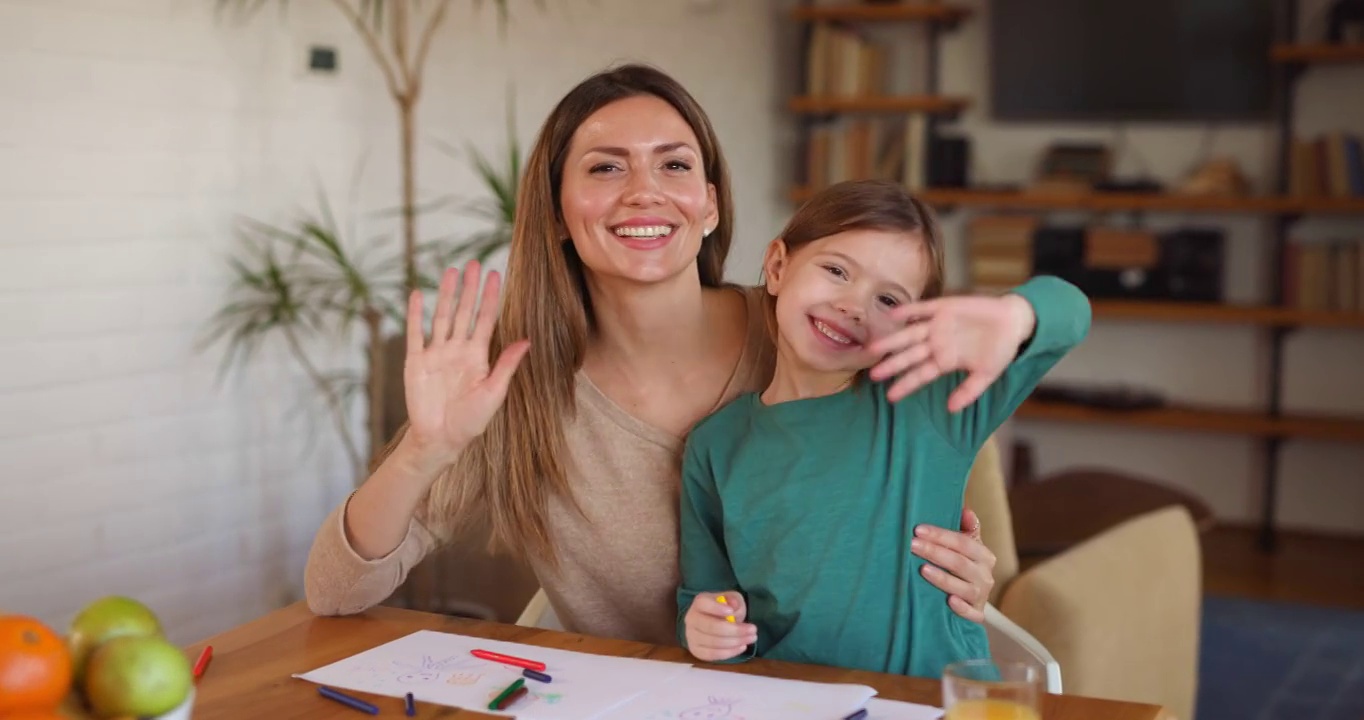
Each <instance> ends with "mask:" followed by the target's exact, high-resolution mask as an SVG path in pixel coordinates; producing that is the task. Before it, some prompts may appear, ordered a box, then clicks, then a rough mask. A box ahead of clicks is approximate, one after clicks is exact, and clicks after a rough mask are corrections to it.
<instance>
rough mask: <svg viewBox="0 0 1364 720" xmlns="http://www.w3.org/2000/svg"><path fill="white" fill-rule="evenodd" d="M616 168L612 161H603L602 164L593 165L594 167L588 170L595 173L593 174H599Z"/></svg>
mask: <svg viewBox="0 0 1364 720" xmlns="http://www.w3.org/2000/svg"><path fill="white" fill-rule="evenodd" d="M616 169H617V168H616V166H615V165H612V164H611V163H602V164H600V165H593V166H592V169H591V170H588V172H590V173H593V174H597V173H604V172H607V171H608V170H616Z"/></svg>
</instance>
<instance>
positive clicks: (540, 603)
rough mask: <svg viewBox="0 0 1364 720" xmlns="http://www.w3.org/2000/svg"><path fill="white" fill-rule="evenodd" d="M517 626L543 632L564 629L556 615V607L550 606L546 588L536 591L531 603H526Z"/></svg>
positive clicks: (517, 620)
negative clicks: (537, 629) (538, 629)
mask: <svg viewBox="0 0 1364 720" xmlns="http://www.w3.org/2000/svg"><path fill="white" fill-rule="evenodd" d="M516 624H517V625H520V626H521V627H533V628H540V629H542V630H563V629H564V626H563V623H561V622H559V616H558V615H556V614H554V606H553V605H550V604H549V596H548V595H546V594H545V589H544V588H540V589H539V590H536V591H535V595H533V596H532V597H531V599H530V602H528V603H526V609H525V610H522V611H521V616H520V617H518V618H517V619H516Z"/></svg>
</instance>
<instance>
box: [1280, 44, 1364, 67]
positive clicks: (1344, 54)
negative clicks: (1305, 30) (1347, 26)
mask: <svg viewBox="0 0 1364 720" xmlns="http://www.w3.org/2000/svg"><path fill="white" fill-rule="evenodd" d="M1269 57H1270V59H1271V60H1273V61H1274V62H1276V63H1280V64H1285V65H1293V64H1296V65H1332V64H1334V65H1343V64H1348V63H1364V43H1350V44H1346V45H1328V44H1326V43H1318V44H1314V45H1299V44H1295V43H1280V44H1277V45H1275V46H1274V47H1273V48H1272V49H1271V50H1270V53H1269Z"/></svg>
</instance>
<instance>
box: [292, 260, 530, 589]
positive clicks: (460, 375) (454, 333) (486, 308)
mask: <svg viewBox="0 0 1364 720" xmlns="http://www.w3.org/2000/svg"><path fill="white" fill-rule="evenodd" d="M457 275H458V273H457V272H456V271H455V270H454V269H449V270H446V271H445V274H444V275H443V276H442V277H441V282H440V288H439V290H438V291H437V297H436V312H435V316H434V317H433V318H432V321H431V335H430V339H429V340H428V339H427V337H426V333H425V332H423V329H422V326H423V317H424V316H423V314H422V296H421V293H420V292H416V291H414V292H413V293H412V294H411V296H410V297H409V299H408V307H407V356H406V358H405V361H404V366H403V385H404V389H405V392H406V402H407V414H408V423H407V425H406V426H405V428H404V430H403V431H402V433H401V435H400V439H399V440H398V441H397V443H396V444H395V445H393V446H392V447H393V451H392V452H391V453H389V454H388V456H387V457H384V458H383V460H382V462H381V463H380V465H379V466H378V467H377V468H376V469H375V470H374V473H373V474H372V475H370V477H369V478H368V479H367V480H365V482H364V484H362V485H361V486H360V488H359V489H357V490H356V491H355V492H354V493H352V494H351V496H350V497H349V498H347V499H346V501H345V502H343V503H341V505H340V506H339V507H338V508H337V509H336V510H334V511H333V512H332V514H331V515H330V516H328V518H327V520H326V522H324V523H323V524H322V528H321V529H320V530H318V533H317V536H316V537H315V538H314V541H313V547H312V550H311V551H310V552H309V555H308V567H307V570H306V572H305V581H304V586H305V588H306V590H307V596H308V605H309V607H311V608H312V609H313V611H314V612H317V613H319V614H328V615H332V614H345V613H354V612H360V611H362V610H364V609H366V608H368V607H370V606H371V605H374V604H376V603H379V602H381V601H383V600H384V599H385V598H387V597H388V595H389V593H391V592H393V590H394V589H395V588H397V587H398V585H400V584H401V583H402V581H403V579H404V578H405V577H406V576H407V573H408V571H410V570H411V568H412V567H413V566H414V565H416V564H417V563H418V562H420V561H421V559H422V558H423V557H425V556H426V554H427V553H428V552H430V550H431V548H432V547H433V546H434V545H435V539H434V537H433V536H432V534H431V532H430V531H429V530H427V528H426V527H425V526H424V525H423V523H422V522H420V520H419V517H418V516H419V509H420V508H421V506H422V505H423V503H424V500H425V498H426V497H427V495H428V494H429V493H430V491H431V487H432V485H434V484H435V483H436V482H437V481H438V480H439V479H440V478H441V476H442V475H445V474H448V473H449V472H451V471H452V468H453V467H455V466H456V464H457V462H458V460H459V457H460V455H461V454H462V453H463V452H464V450H465V448H467V447H468V446H469V444H470V443H471V442H473V440H474V439H475V438H477V437H478V436H479V435H481V434H482V433H483V431H484V430H485V429H486V428H487V427H488V422H489V421H490V420H491V419H492V416H493V413H495V412H497V410H498V408H500V407H501V405H502V402H503V400H504V399H505V398H506V396H507V386H508V384H509V383H510V381H511V376H512V373H513V372H515V370H516V367H517V365H519V364H520V362H521V359H522V358H523V357H525V354H526V351H527V350H528V349H529V344H528V343H526V342H525V341H524V340H523V341H518V342H515V343H511V344H510V345H508V346H507V347H506V348H505V349H504V350H503V351H502V353H501V355H500V356H499V357H498V360H497V363H496V365H491V366H490V363H489V361H488V356H489V351H490V347H491V341H492V331H493V326H494V325H495V323H496V320H497V308H498V304H499V303H498V290H499V288H500V284H501V283H500V278H499V275H498V273H497V272H496V271H494V272H492V273H490V274H489V275H488V280H487V283H486V284H483V292H482V299H481V300H480V299H479V297H478V295H479V286H480V280H481V277H482V276H481V274H480V271H479V264H478V262H477V261H474V262H470V263H469V264H468V265H467V266H466V267H465V269H464V279H463V283H462V289H461V290H460V296H459V298H458V300H456V299H455V289H456V285H457V282H456V281H457ZM475 307H477V311H475ZM461 481H462V479H461V478H451V477H446V478H445V479H444V482H461ZM451 520H454V519H453V518H452V519H451Z"/></svg>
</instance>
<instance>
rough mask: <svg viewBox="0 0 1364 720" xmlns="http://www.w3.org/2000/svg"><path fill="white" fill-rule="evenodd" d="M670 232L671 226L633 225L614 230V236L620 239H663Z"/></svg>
mask: <svg viewBox="0 0 1364 720" xmlns="http://www.w3.org/2000/svg"><path fill="white" fill-rule="evenodd" d="M672 231H673V226H672V225H633V226H630V227H618V228H616V235H619V236H620V237H634V238H655V237H663V236H664V235H667V234H668V233H670V232H672Z"/></svg>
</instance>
